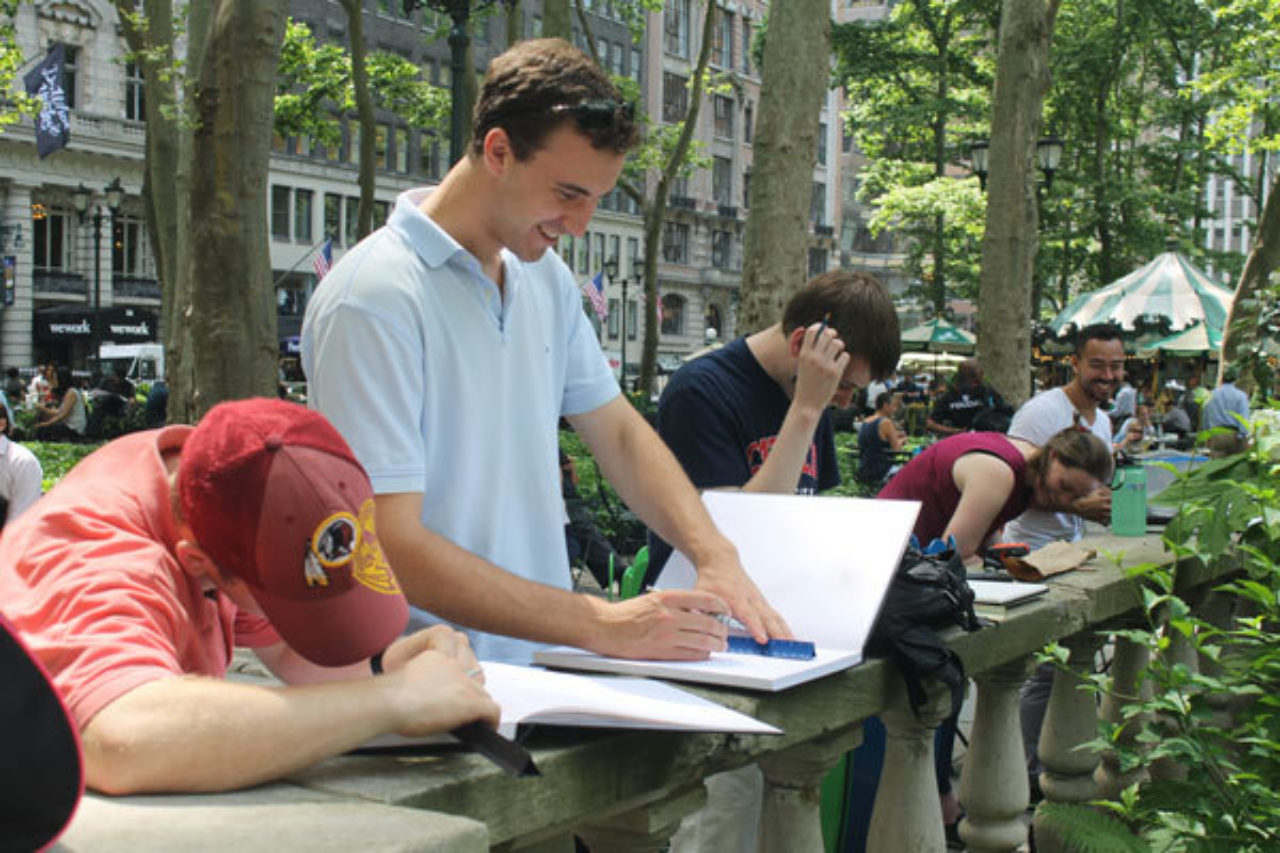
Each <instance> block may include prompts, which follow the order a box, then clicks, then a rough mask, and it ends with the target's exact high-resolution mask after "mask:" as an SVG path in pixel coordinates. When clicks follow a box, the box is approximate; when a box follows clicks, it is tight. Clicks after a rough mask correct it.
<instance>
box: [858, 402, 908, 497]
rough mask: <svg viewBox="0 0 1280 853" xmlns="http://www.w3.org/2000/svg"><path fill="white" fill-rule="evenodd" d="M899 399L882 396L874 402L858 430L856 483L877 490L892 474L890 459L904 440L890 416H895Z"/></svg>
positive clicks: (900, 447)
mask: <svg viewBox="0 0 1280 853" xmlns="http://www.w3.org/2000/svg"><path fill="white" fill-rule="evenodd" d="M900 405H901V399H900V398H899V397H898V395H897V394H894V393H891V392H889V391H885V392H883V393H882V394H881V395H880V396H879V397H877V398H876V412H875V414H874V415H872V416H871V417H869V418H867V419H866V420H865V421H863V422H862V426H861V427H859V428H858V481H859V482H861V483H864V484H866V485H870V486H879V485H880V484H881V483H883V482H884V481H885V480H886V479H887V478H888V477H889V475H890V474H891V473H892V472H893V471H894V464H893V456H892V454H894V453H897V452H898V451H899V450H901V449H902V445H903V443H904V442H905V441H906V436H905V435H903V434H902V430H900V429H898V425H897V424H896V423H894V421H893V416H894V415H895V414H897V412H898V409H899V407H900Z"/></svg>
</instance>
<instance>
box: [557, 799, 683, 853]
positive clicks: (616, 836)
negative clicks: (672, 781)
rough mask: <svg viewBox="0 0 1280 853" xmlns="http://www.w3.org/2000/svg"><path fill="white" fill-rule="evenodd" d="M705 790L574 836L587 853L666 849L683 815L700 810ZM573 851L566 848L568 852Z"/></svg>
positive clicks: (621, 816)
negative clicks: (584, 845) (583, 845)
mask: <svg viewBox="0 0 1280 853" xmlns="http://www.w3.org/2000/svg"><path fill="white" fill-rule="evenodd" d="M706 801H707V789H706V788H705V787H703V786H702V784H698V785H696V786H695V787H692V788H685V789H683V790H681V791H679V792H678V793H675V794H673V795H671V796H669V797H665V798H663V799H659V800H654V801H653V802H650V803H647V804H645V805H643V806H641V807H640V808H637V809H632V810H631V811H627V812H623V813H622V814H618V815H614V816H613V817H610V818H607V819H605V820H602V821H597V822H593V823H589V824H584V825H582V826H579V827H578V828H577V829H576V830H575V832H576V834H577V836H578V837H579V838H581V839H582V841H583V843H585V844H586V845H587V847H588V848H590V850H591V853H649V851H659V850H665V849H667V847H668V845H669V844H670V843H671V836H673V835H675V832H676V830H677V829H679V828H680V821H682V820H684V818H685V816H686V815H689V814H692V813H693V812H696V811H697V810H698V809H700V808H702V806H703V804H705V803H706ZM572 849H573V848H572V847H570V848H569V850H570V851H571V850H572Z"/></svg>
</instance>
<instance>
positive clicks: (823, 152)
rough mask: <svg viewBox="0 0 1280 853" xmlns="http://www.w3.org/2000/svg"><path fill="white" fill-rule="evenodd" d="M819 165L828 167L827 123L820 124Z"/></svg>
mask: <svg viewBox="0 0 1280 853" xmlns="http://www.w3.org/2000/svg"><path fill="white" fill-rule="evenodd" d="M818 165H819V166H825V165H827V123H826V122H825V121H820V122H818Z"/></svg>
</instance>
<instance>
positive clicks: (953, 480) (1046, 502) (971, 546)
mask: <svg viewBox="0 0 1280 853" xmlns="http://www.w3.org/2000/svg"><path fill="white" fill-rule="evenodd" d="M1111 465H1112V462H1111V450H1110V448H1108V447H1107V446H1106V445H1105V444H1104V443H1103V442H1102V441H1100V440H1099V439H1098V438H1097V437H1096V436H1094V435H1093V434H1091V433H1089V432H1088V431H1085V430H1081V429H1078V428H1076V427H1070V428H1068V429H1065V430H1063V431H1062V432H1060V433H1058V434H1057V435H1055V436H1054V437H1053V438H1051V439H1049V441H1048V442H1047V443H1046V444H1045V445H1044V446H1043V447H1036V446H1035V445H1034V444H1030V443H1029V442H1026V441H1022V440H1020V439H1016V438H1007V437H1006V436H1004V435H1001V434H1000V433H994V432H967V433H962V434H960V435H953V436H951V437H950V438H944V439H943V440H942V441H939V442H937V443H935V444H933V445H932V446H930V447H929V448H928V449H927V450H925V451H924V452H923V453H921V454H920V455H919V456H917V457H915V458H914V459H912V460H911V461H910V462H909V463H908V464H907V466H906V467H905V468H903V469H902V470H901V471H899V472H898V473H897V475H896V476H895V477H894V478H893V479H892V480H890V481H889V483H888V484H887V485H886V486H885V487H884V488H883V489H881V490H880V494H879V495H878V497H882V498H894V499H898V500H915V501H920V515H919V517H918V518H917V519H916V526H915V534H916V538H918V539H919V540H920V543H921V544H922V545H925V544H928V543H929V542H930V541H932V540H933V539H937V538H940V537H942V538H945V537H946V536H954V537H956V544H957V546H958V547H959V549H960V554H961V556H963V557H964V558H965V559H968V558H969V557H972V556H973V555H974V554H976V553H978V551H979V549H981V548H982V546H983V545H984V544H985V543H986V542H987V541H988V540H989V539H990V538H991V537H992V535H993V534H995V533H996V532H997V531H998V530H999V529H1000V527H1001V526H1003V525H1004V523H1005V522H1006V521H1009V520H1010V519H1012V518H1015V517H1017V516H1018V515H1020V514H1021V513H1022V512H1023V510H1025V509H1027V508H1029V507H1034V508H1036V509H1043V510H1049V511H1051V512H1057V511H1065V510H1068V509H1069V508H1070V506H1071V504H1072V503H1073V502H1074V501H1075V500H1076V499H1077V498H1081V497H1084V496H1085V495H1087V494H1089V493H1090V492H1092V491H1093V490H1094V489H1097V488H1100V487H1101V486H1103V485H1104V484H1106V483H1109V482H1111Z"/></svg>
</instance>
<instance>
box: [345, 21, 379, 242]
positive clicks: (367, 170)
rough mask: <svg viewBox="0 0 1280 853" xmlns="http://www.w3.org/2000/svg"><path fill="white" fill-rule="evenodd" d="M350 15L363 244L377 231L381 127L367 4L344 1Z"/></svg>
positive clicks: (358, 234)
mask: <svg viewBox="0 0 1280 853" xmlns="http://www.w3.org/2000/svg"><path fill="white" fill-rule="evenodd" d="M341 2H342V8H343V9H344V10H345V11H346V13H347V39H348V43H349V44H350V46H351V88H352V89H353V90H354V92H355V99H356V121H357V123H358V124H359V125H360V178H359V181H360V206H359V208H358V213H357V217H356V239H357V240H362V239H364V238H365V237H366V236H368V234H369V232H370V231H372V230H373V192H374V189H375V181H376V175H375V171H374V156H375V151H374V144H375V142H376V141H377V134H378V125H377V122H376V120H375V118H374V114H373V95H372V94H370V92H369V69H368V67H367V66H366V65H365V58H366V56H367V54H368V50H367V48H366V46H365V40H364V3H363V2H361V0H341Z"/></svg>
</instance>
